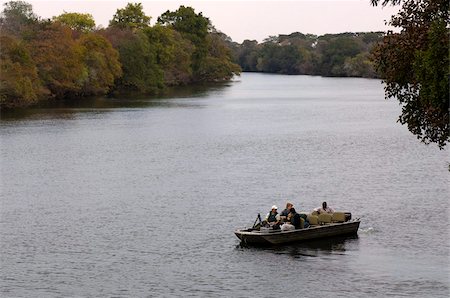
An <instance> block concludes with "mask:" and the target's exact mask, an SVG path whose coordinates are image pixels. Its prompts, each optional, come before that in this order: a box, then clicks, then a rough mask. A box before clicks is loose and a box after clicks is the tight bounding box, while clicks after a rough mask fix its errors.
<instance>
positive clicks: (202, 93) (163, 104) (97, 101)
mask: <svg viewBox="0 0 450 298" xmlns="http://www.w3.org/2000/svg"><path fill="white" fill-rule="evenodd" d="M231 84H232V83H231V82H226V83H211V84H198V85H190V86H181V87H171V88H166V89H165V90H164V91H163V92H161V93H160V94H159V95H157V96H149V95H142V94H137V93H131V92H128V93H120V94H114V95H111V96H103V97H83V98H75V99H73V98H72V99H63V100H49V101H45V102H41V103H39V104H36V105H33V106H31V107H27V108H15V109H7V110H4V109H1V110H0V119H2V120H17V119H27V118H28V119H48V118H51V119H55V118H56V119H71V118H74V116H75V115H76V114H78V113H86V112H88V113H89V112H91V113H92V112H95V113H104V112H110V111H111V110H113V109H119V108H126V109H140V108H176V107H191V108H195V107H198V108H201V107H202V106H203V105H204V103H202V102H201V99H202V98H206V97H209V96H211V94H214V93H221V92H223V91H224V90H225V89H226V88H227V87H229V86H231Z"/></svg>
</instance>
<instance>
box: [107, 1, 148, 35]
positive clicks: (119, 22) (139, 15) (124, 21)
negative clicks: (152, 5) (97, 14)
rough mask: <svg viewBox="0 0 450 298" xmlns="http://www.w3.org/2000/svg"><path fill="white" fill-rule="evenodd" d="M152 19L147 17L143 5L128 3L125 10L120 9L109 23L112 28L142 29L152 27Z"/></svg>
mask: <svg viewBox="0 0 450 298" xmlns="http://www.w3.org/2000/svg"><path fill="white" fill-rule="evenodd" d="M150 20H151V17H149V16H147V15H145V13H144V10H143V7H142V4H141V3H134V4H133V3H128V4H127V6H126V7H125V8H121V9H118V10H117V11H116V13H115V14H114V16H113V19H112V20H111V21H110V22H109V25H110V26H118V27H121V28H132V29H142V28H146V27H148V26H149V25H150Z"/></svg>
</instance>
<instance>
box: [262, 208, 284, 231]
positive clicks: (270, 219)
mask: <svg viewBox="0 0 450 298" xmlns="http://www.w3.org/2000/svg"><path fill="white" fill-rule="evenodd" d="M277 210H278V207H277V206H276V205H273V206H272V210H270V212H269V213H267V215H266V218H265V222H266V223H267V224H268V225H269V226H271V227H273V228H274V229H277V228H279V227H280V219H281V218H280V215H279V214H278V212H277Z"/></svg>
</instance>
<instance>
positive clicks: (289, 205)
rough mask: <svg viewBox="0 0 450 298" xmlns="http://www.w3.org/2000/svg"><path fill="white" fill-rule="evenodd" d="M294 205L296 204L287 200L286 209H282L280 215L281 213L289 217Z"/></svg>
mask: <svg viewBox="0 0 450 298" xmlns="http://www.w3.org/2000/svg"><path fill="white" fill-rule="evenodd" d="M292 207H294V205H292V203H289V202H287V203H286V209H284V210H283V211H281V214H280V215H281V216H286V217H287V216H288V214H289V212H290V210H291V208H292Z"/></svg>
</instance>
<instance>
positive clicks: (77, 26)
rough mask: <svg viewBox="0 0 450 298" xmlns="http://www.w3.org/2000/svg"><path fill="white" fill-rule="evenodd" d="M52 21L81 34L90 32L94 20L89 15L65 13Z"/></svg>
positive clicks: (92, 28) (93, 25)
mask: <svg viewBox="0 0 450 298" xmlns="http://www.w3.org/2000/svg"><path fill="white" fill-rule="evenodd" d="M53 20H54V21H58V22H61V23H62V24H64V25H67V26H69V27H70V28H71V29H72V30H77V31H81V32H89V31H92V30H94V27H95V21H94V18H93V17H92V15H91V14H89V13H77V12H65V13H63V14H61V15H59V16H57V17H54V18H53Z"/></svg>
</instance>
